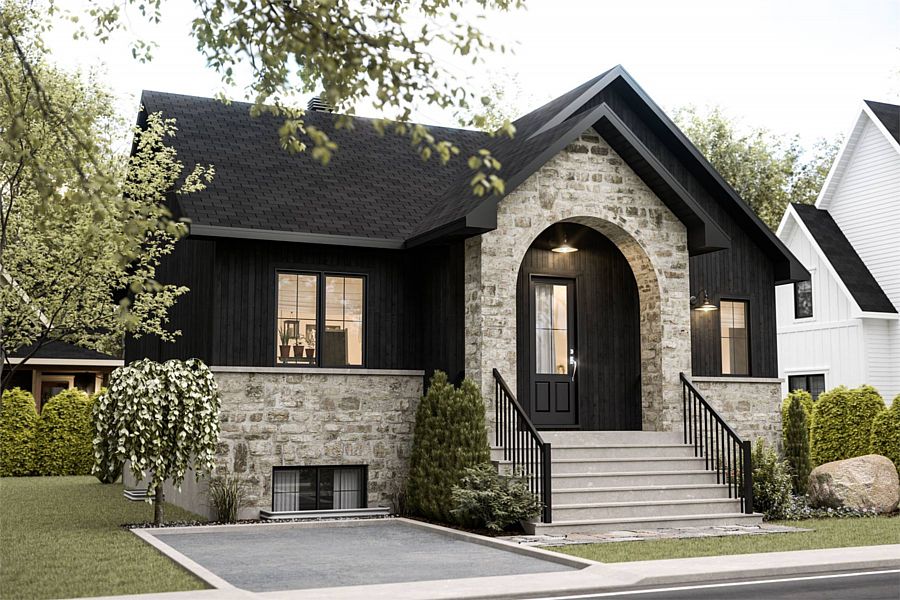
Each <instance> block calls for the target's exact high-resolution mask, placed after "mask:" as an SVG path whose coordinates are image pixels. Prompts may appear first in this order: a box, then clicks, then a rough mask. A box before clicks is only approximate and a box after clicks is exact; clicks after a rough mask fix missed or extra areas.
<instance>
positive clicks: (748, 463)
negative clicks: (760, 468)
mask: <svg viewBox="0 0 900 600" xmlns="http://www.w3.org/2000/svg"><path fill="white" fill-rule="evenodd" d="M741 446H742V448H741V450H742V454H743V457H742V458H743V460H742V461H741V462H742V463H743V471H744V512H745V513H747V514H748V515H749V514H752V513H753V452H752V450H751V448H750V441H749V440H748V441H745V442H743V443H742V444H741Z"/></svg>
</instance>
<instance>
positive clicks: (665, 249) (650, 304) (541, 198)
mask: <svg viewBox="0 0 900 600" xmlns="http://www.w3.org/2000/svg"><path fill="white" fill-rule="evenodd" d="M561 221H567V222H573V223H580V224H582V225H586V226H588V227H592V228H594V229H596V230H597V231H599V232H600V233H602V234H603V235H605V236H606V237H607V238H609V239H610V240H611V241H612V242H613V243H614V244H616V246H617V247H618V248H619V250H621V252H622V254H624V256H625V258H626V259H627V260H628V262H629V264H630V265H631V268H632V270H633V272H634V275H635V279H636V281H637V285H638V291H639V296H640V304H641V306H640V314H641V317H640V319H641V323H640V327H641V373H642V375H641V385H642V392H643V400H642V402H643V405H642V411H643V427H644V429H646V430H667V429H672V428H674V427H676V426H680V421H681V386H680V383H679V379H678V374H679V372H682V371H683V372H686V373H687V372H690V368H691V333H690V286H689V278H688V249H687V232H686V229H685V226H684V225H683V224H682V223H681V221H679V219H678V218H677V217H676V216H675V215H674V214H673V213H672V212H671V211H670V210H669V209H668V207H666V205H665V204H664V203H663V202H662V200H660V199H659V198H658V197H657V196H656V195H655V194H654V193H653V192H652V191H651V190H650V188H648V187H647V185H646V184H645V183H644V182H643V181H642V180H641V179H640V177H638V175H637V174H635V173H634V171H632V170H631V168H630V167H629V166H628V165H627V164H625V162H624V161H623V160H622V158H621V157H620V156H618V155H617V154H616V152H615V151H614V150H613V149H612V148H611V147H610V146H609V144H607V143H606V142H605V141H604V140H603V139H602V138H601V137H600V136H599V135H597V133H596V132H594V131H593V130H588V131H587V132H585V133H584V134H583V135H582V136H581V137H580V138H579V139H578V140H577V141H576V142H574V143H572V144H570V145H569V146H568V147H567V148H565V149H564V150H563V151H562V152H560V154H559V155H557V156H556V157H555V158H553V159H552V160H550V161H549V162H547V163H546V164H545V165H544V166H543V167H541V169H540V170H539V171H538V172H536V173H534V174H533V175H532V176H531V177H529V178H528V179H527V180H526V181H525V182H524V183H523V184H522V185H521V186H519V187H518V188H517V189H516V190H515V191H514V192H513V193H511V194H510V195H509V196H507V197H505V198H504V199H503V200H502V201H501V202H500V205H499V207H498V211H497V229H496V230H494V231H491V232H488V233H485V234H483V235H481V236H478V237H475V238H471V239H469V240H467V241H466V250H465V262H466V275H465V277H466V280H465V289H466V294H465V302H466V306H465V310H466V324H465V336H466V342H465V343H466V346H465V350H466V374H467V375H468V376H469V377H472V378H473V379H474V380H475V381H476V382H478V383H480V385H481V387H482V390H483V393H484V395H485V398H487V399H489V398H492V397H493V394H494V392H493V378H492V375H491V371H492V369H493V368H497V369H498V370H499V371H500V372H501V373H502V374H503V376H504V378H505V379H506V380H507V381H508V382H509V384H510V387H511V388H512V389H513V390H516V389H517V388H516V278H517V276H518V273H519V268H520V266H521V263H522V258H523V257H524V256H525V252H526V251H527V250H528V248H529V246H530V245H531V244H532V242H533V241H534V240H535V238H537V237H538V235H539V234H540V233H541V232H543V231H544V230H545V229H546V228H547V227H549V226H551V225H553V224H554V223H557V222H561ZM488 418H489V419H490V418H492V414H491V411H488Z"/></svg>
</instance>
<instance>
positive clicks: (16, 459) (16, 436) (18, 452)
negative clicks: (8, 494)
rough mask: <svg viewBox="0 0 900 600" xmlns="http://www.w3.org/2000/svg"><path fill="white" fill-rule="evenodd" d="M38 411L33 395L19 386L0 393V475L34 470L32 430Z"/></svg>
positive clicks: (23, 473) (13, 474) (13, 475)
mask: <svg viewBox="0 0 900 600" xmlns="http://www.w3.org/2000/svg"><path fill="white" fill-rule="evenodd" d="M37 421H38V414H37V409H36V408H35V406H34V396H32V395H31V392H27V391H25V390H23V389H22V388H13V389H11V390H5V391H4V392H3V395H2V397H0V477H19V476H23V475H31V474H32V473H33V472H34V430H35V427H36V425H37Z"/></svg>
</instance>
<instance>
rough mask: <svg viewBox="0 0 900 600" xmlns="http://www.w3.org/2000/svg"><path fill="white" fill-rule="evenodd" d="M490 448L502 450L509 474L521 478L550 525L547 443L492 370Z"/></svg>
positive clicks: (503, 382)
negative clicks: (536, 499) (492, 423)
mask: <svg viewBox="0 0 900 600" xmlns="http://www.w3.org/2000/svg"><path fill="white" fill-rule="evenodd" d="M494 445H495V446H497V447H499V448H501V449H502V450H503V460H508V461H510V462H511V463H512V470H513V473H515V474H518V475H521V476H523V477H524V478H525V480H526V481H527V483H528V487H529V489H530V490H531V493H533V494H534V495H535V496H537V497H538V499H539V500H540V501H541V504H542V505H543V509H542V510H541V522H542V523H551V522H552V516H553V507H552V502H551V500H552V496H551V494H552V490H551V462H550V451H551V450H550V448H551V446H550V443H549V442H545V441H544V438H542V437H541V434H540V433H538V430H537V429H536V428H535V427H534V424H533V423H532V422H531V419H529V418H528V415H527V414H526V413H525V410H524V409H523V408H522V405H521V404H519V401H518V400H516V396H515V395H514V394H513V393H512V391H511V390H510V389H509V386H508V385H507V383H506V380H504V379H503V376H502V375H500V372H499V371H498V370H497V369H494Z"/></svg>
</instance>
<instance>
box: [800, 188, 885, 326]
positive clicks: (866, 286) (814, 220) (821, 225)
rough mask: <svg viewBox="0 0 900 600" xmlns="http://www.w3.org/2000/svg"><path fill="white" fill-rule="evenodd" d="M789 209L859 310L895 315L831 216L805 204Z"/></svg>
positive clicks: (883, 294) (870, 274)
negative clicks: (810, 236)
mask: <svg viewBox="0 0 900 600" xmlns="http://www.w3.org/2000/svg"><path fill="white" fill-rule="evenodd" d="M792 206H793V207H794V210H796V211H797V214H798V215H799V216H800V218H801V219H802V220H803V224H804V225H806V228H807V229H809V232H810V233H811V234H812V236H813V238H815V240H816V243H817V244H818V245H819V247H820V248H821V249H822V252H824V253H825V256H826V257H827V258H828V261H829V262H830V263H831V266H833V267H834V270H835V271H837V274H838V276H839V277H840V278H841V281H843V282H844V285H845V286H847V289H848V290H849V291H850V294H851V295H852V296H853V299H854V300H856V303H857V304H859V308H860V309H861V310H863V311H866V312H886V313H895V312H897V309H896V308H895V307H894V305H893V304H891V301H890V299H889V298H888V297H887V294H885V293H884V290H882V289H881V286H880V285H878V281H876V280H875V277H874V276H873V275H872V273H871V272H870V271H869V268H868V267H866V263H864V262H863V260H862V258H860V257H859V254H857V253H856V250H855V249H854V248H853V245H852V244H851V243H850V241H849V240H848V239H847V237H846V236H845V235H844V232H842V231H841V228H840V227H838V224H837V223H835V221H834V219H833V218H832V217H831V214H830V213H829V212H828V211H827V210H820V209H818V208H816V207H815V206H812V205H809V204H793V205H792Z"/></svg>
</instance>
